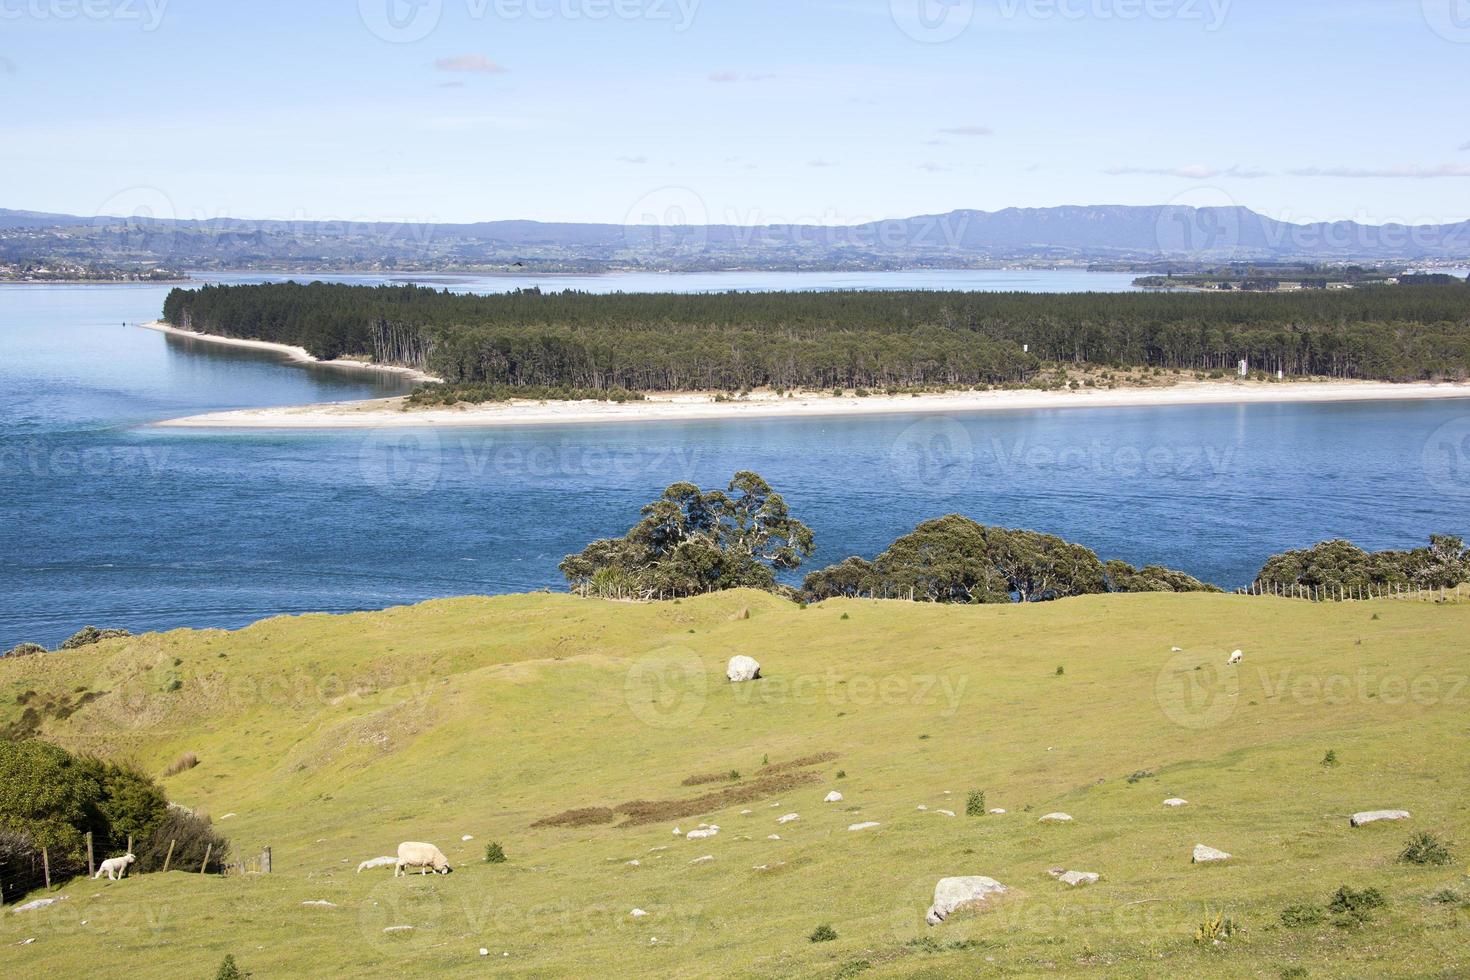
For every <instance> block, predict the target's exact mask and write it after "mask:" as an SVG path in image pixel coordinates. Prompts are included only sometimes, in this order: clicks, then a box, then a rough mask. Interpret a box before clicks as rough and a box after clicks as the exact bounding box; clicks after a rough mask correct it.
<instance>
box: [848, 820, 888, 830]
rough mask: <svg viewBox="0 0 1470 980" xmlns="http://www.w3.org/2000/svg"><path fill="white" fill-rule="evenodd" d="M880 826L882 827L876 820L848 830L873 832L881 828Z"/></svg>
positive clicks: (858, 824)
mask: <svg viewBox="0 0 1470 980" xmlns="http://www.w3.org/2000/svg"><path fill="white" fill-rule="evenodd" d="M880 826H882V824H880V823H878V821H876V820H865V821H863V822H862V823H855V824H852V825H851V826H849V827H848V828H847V829H848V830H871V829H873V828H874V827H880Z"/></svg>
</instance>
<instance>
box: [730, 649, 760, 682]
mask: <svg viewBox="0 0 1470 980" xmlns="http://www.w3.org/2000/svg"><path fill="white" fill-rule="evenodd" d="M725 676H726V677H728V678H729V679H730V683H731V684H742V683H744V682H745V681H758V680H760V679H761V665H760V664H758V663H756V662H755V659H754V658H752V657H746V656H738V657H731V658H730V663H729V666H727V667H726V668H725Z"/></svg>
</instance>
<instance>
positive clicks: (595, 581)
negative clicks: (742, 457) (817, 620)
mask: <svg viewBox="0 0 1470 980" xmlns="http://www.w3.org/2000/svg"><path fill="white" fill-rule="evenodd" d="M815 546H816V544H815V537H814V536H813V534H812V531H811V528H809V527H807V526H806V525H805V524H803V523H801V522H800V521H798V520H797V519H796V518H794V517H792V516H791V513H790V511H789V510H788V509H787V507H786V502H785V501H784V500H783V499H781V495H780V494H778V493H776V492H775V491H774V490H772V489H771V487H770V485H769V484H767V483H766V481H765V480H763V479H761V478H760V476H758V475H757V474H755V473H750V472H745V471H742V472H740V473H736V474H735V477H734V479H732V480H731V481H730V484H729V486H728V487H726V489H725V490H723V491H721V490H708V491H706V490H701V489H700V488H699V487H697V486H695V485H694V484H692V483H676V484H674V485H672V486H670V487H669V488H668V489H666V490H665V491H664V493H663V496H662V497H660V498H659V499H658V500H656V501H654V502H653V503H651V504H648V505H647V506H646V507H644V508H643V519H642V520H641V521H639V522H638V523H637V524H636V525H634V526H633V528H632V529H631V530H630V531H628V533H627V534H626V535H624V536H623V537H621V538H610V539H604V540H601V541H594V542H592V543H591V544H589V545H588V546H587V547H586V548H585V549H583V550H582V552H581V553H580V554H576V555H568V556H567V557H566V558H565V559H563V561H562V563H561V566H560V567H561V571H562V574H564V575H565V576H566V577H567V582H568V583H569V584H570V585H571V586H572V588H573V589H577V590H583V591H586V592H589V593H593V594H597V595H620V596H622V595H626V596H641V597H645V598H655V597H669V598H671V597H674V596H685V595H696V594H699V593H703V592H715V591H718V590H721V589H735V588H742V587H746V588H756V589H764V590H766V591H777V586H776V577H775V574H774V573H773V571H772V569H790V568H797V567H798V566H800V565H801V563H802V561H803V559H805V558H807V557H808V556H810V555H811V553H812V549H813V548H814V547H815Z"/></svg>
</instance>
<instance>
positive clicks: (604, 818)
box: [531, 806, 617, 827]
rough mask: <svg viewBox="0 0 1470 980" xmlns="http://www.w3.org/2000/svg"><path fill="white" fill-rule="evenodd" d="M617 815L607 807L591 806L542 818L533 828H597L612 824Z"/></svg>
mask: <svg viewBox="0 0 1470 980" xmlns="http://www.w3.org/2000/svg"><path fill="white" fill-rule="evenodd" d="M616 816H617V815H616V814H614V813H613V812H612V810H610V809H608V808H607V807H605V806H589V807H583V808H581V809H579V810H563V811H562V812H561V813H558V814H555V815H554V816H550V817H542V818H541V819H540V820H537V821H536V822H535V823H533V824H531V826H532V827H595V826H597V825H598V824H604V823H612V822H613V820H614V819H615V818H616Z"/></svg>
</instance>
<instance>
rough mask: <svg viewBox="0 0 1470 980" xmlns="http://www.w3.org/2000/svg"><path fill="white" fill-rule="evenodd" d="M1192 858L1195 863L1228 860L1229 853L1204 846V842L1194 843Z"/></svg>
mask: <svg viewBox="0 0 1470 980" xmlns="http://www.w3.org/2000/svg"><path fill="white" fill-rule="evenodd" d="M1192 860H1193V861H1194V863H1195V864H1209V863H1211V862H1213V861H1229V860H1230V855H1229V854H1226V853H1225V852H1224V851H1221V850H1218V849H1217V848H1213V847H1206V846H1205V845H1204V844H1196V845H1194V857H1193V859H1192Z"/></svg>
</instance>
